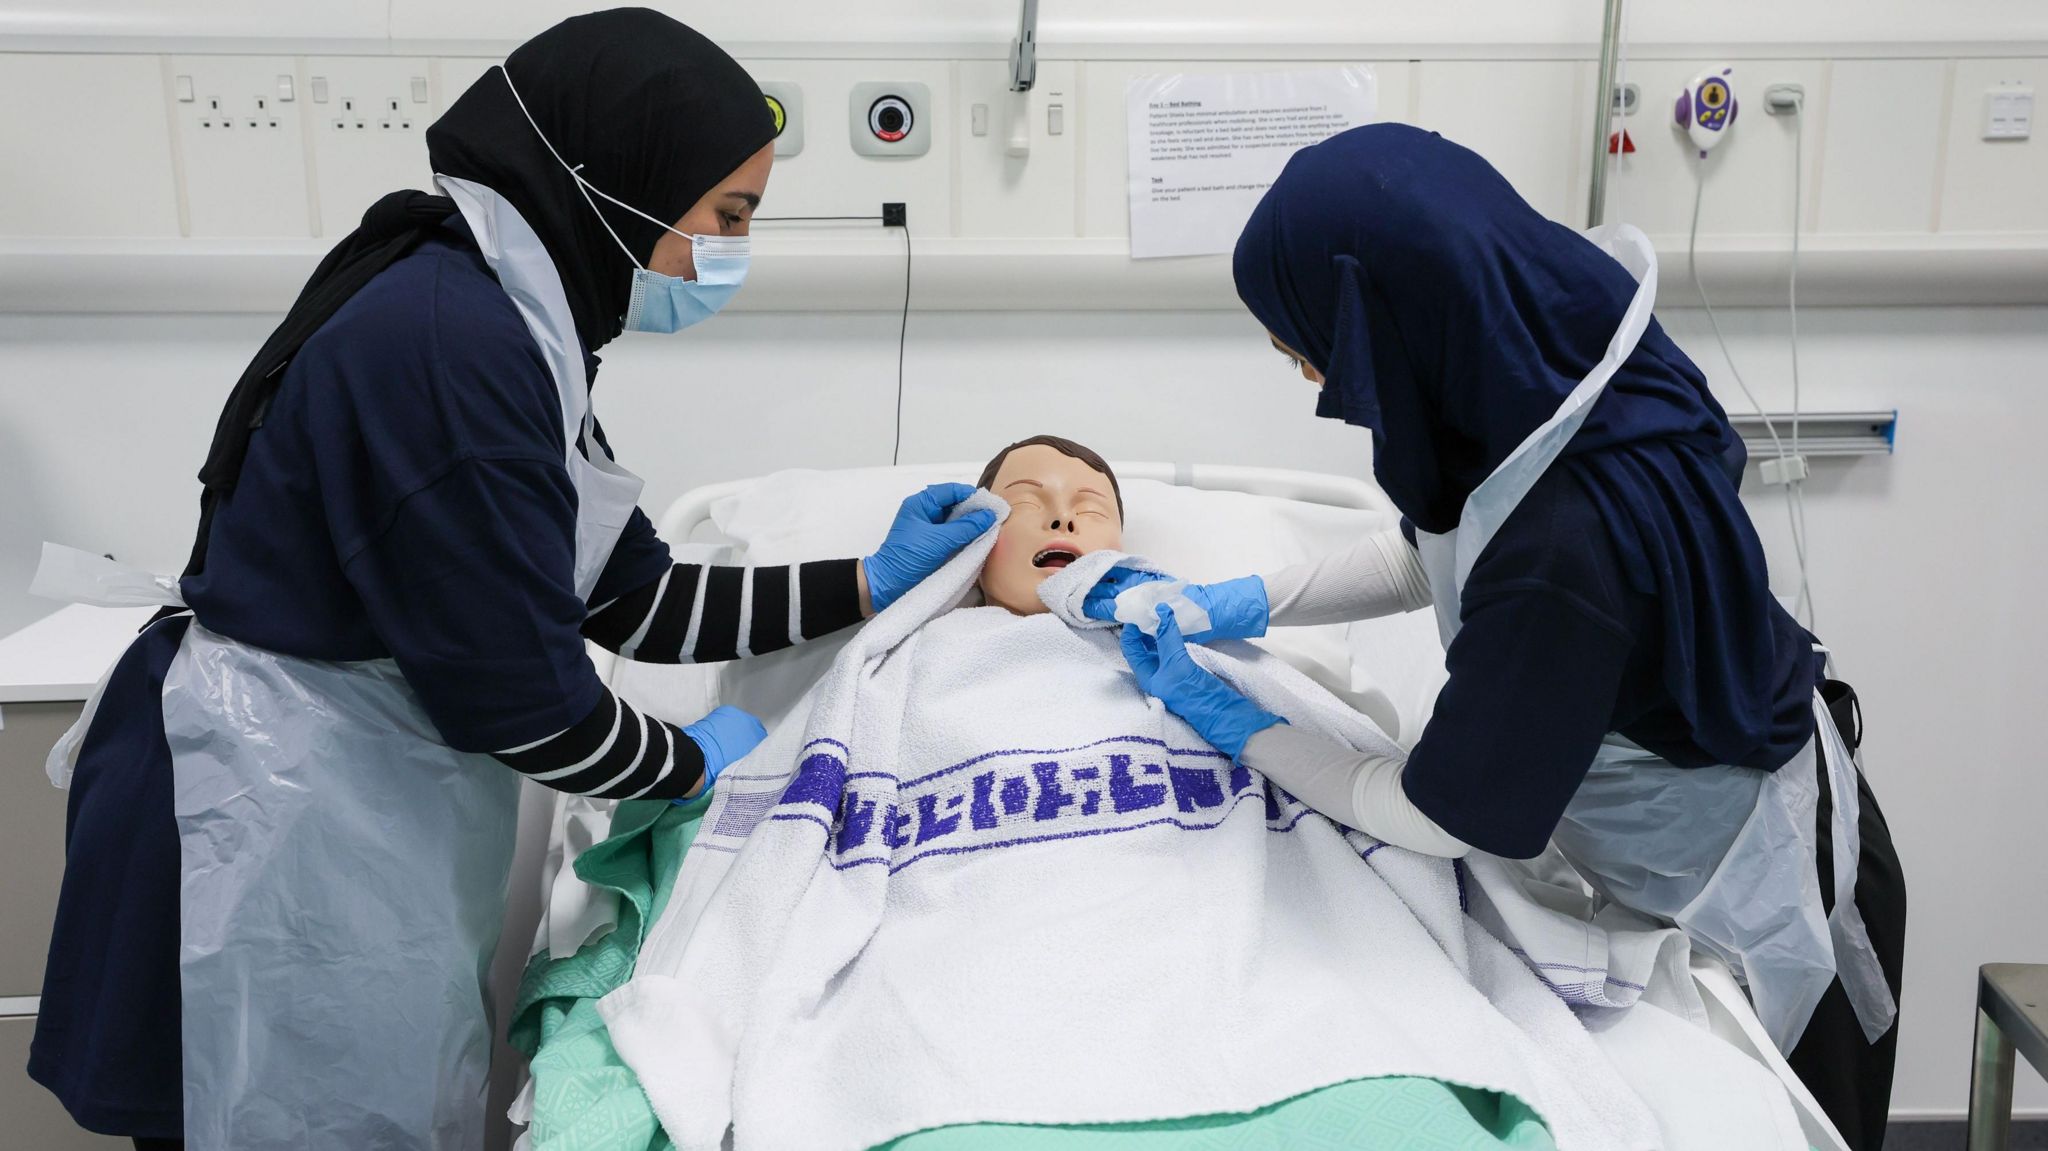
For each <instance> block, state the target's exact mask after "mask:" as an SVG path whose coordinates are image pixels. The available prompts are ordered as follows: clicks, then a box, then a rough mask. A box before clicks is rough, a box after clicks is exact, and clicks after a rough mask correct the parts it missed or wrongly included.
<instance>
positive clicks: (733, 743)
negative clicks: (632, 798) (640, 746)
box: [669, 707, 768, 803]
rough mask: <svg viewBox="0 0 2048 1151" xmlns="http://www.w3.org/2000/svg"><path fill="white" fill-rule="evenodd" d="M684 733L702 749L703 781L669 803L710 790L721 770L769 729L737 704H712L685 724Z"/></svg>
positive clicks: (747, 750) (743, 755)
mask: <svg viewBox="0 0 2048 1151" xmlns="http://www.w3.org/2000/svg"><path fill="white" fill-rule="evenodd" d="M683 734H684V735H687V736H689V737H690V738H691V739H693V740H695V741H696V743H697V746H698V747H700V748H702V749H703V751H704V783H703V785H702V786H700V787H698V788H697V789H696V790H695V792H694V793H693V794H691V795H690V796H689V797H688V798H686V799H674V800H670V801H669V802H671V803H688V802H690V800H692V799H695V798H697V796H699V795H702V794H704V793H705V792H707V791H710V790H711V785H712V784H714V783H716V782H718V774H719V773H720V772H722V771H724V770H725V769H726V768H728V767H731V766H732V765H733V764H735V763H738V762H739V761H740V760H742V759H745V758H746V757H747V753H748V752H750V751H752V750H754V749H755V748H757V747H759V746H761V741H762V740H764V739H767V738H768V729H767V728H765V727H762V726H761V721H760V720H758V719H755V718H754V717H753V716H751V715H748V714H747V713H746V712H744V711H741V710H740V709H739V708H736V707H714V708H712V709H711V714H710V715H707V716H705V717H704V718H703V719H700V720H698V721H697V722H695V723H693V724H691V725H690V726H688V727H686V728H684V729H683Z"/></svg>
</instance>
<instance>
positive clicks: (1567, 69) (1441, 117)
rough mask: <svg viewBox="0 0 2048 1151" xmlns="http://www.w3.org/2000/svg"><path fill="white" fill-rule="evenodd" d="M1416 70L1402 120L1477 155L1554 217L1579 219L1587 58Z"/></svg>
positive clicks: (1587, 143)
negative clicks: (1411, 99) (1411, 103)
mask: <svg viewBox="0 0 2048 1151" xmlns="http://www.w3.org/2000/svg"><path fill="white" fill-rule="evenodd" d="M1410 67H1412V68H1414V69H1415V70H1416V80H1417V83H1416V88H1417V93H1418V95H1417V97H1416V101H1415V107H1414V108H1412V109H1410V110H1409V114H1408V119H1409V121H1410V122H1412V123H1414V124H1416V125H1418V126H1420V127H1423V128H1428V129H1429V130H1431V131H1433V132H1438V133H1441V134H1442V135H1443V136H1444V137H1445V138H1447V139H1451V140H1455V141H1457V142H1458V143H1460V144H1463V145H1465V146H1466V147H1467V148H1470V149H1472V150H1473V151H1475V152H1478V153H1479V154H1480V155H1482V156H1485V157H1486V158H1487V160H1489V161H1490V162H1491V163H1492V164H1493V166H1494V167H1496V168H1498V169H1500V173H1501V175H1503V176H1506V177H1507V178H1508V182H1509V183H1511V184H1513V185H1514V186H1515V190H1516V191H1517V192H1520V193H1521V194H1522V198H1523V199H1525V200H1527V201H1529V203H1531V204H1533V205H1534V206H1535V207H1536V210H1537V211H1540V212H1542V213H1543V214H1544V215H1546V216H1549V217H1550V218H1551V219H1554V220H1569V221H1572V222H1573V223H1574V224H1578V223H1580V222H1582V220H1583V217H1584V216H1585V213H1586V208H1585V185H1586V173H1587V169H1588V168H1589V167H1590V166H1591V161H1592V134H1593V121H1592V107H1591V105H1592V101H1593V86H1594V85H1595V84H1597V83H1599V79H1598V75H1597V70H1596V69H1595V67H1594V66H1593V65H1591V64H1583V63H1579V62H1576V61H1511V60H1428V61H1422V62H1419V63H1416V64H1412V65H1410Z"/></svg>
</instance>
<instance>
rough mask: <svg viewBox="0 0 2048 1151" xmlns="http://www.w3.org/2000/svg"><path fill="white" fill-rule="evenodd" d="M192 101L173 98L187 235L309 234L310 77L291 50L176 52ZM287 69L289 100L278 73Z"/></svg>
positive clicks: (176, 72)
mask: <svg viewBox="0 0 2048 1151" xmlns="http://www.w3.org/2000/svg"><path fill="white" fill-rule="evenodd" d="M171 73H172V75H173V76H174V77H177V76H190V77H191V78H192V87H193V93H194V95H195V96H196V97H197V98H196V99H195V100H193V101H192V102H191V103H189V104H187V103H179V102H175V101H174V102H173V103H172V105H171V108H172V113H173V115H174V118H175V120H176V124H177V146H178V150H179V157H180V161H181V168H182V171H183V172H184V176H185V203H186V211H187V213H188V216H187V220H188V224H189V226H190V227H189V232H188V234H189V235H193V236H310V235H312V234H313V221H312V216H311V209H310V207H309V201H308V199H307V196H306V152H305V124H304V119H305V118H307V117H308V116H309V115H310V113H309V112H307V111H305V110H306V109H309V108H311V107H312V105H311V103H310V101H308V99H307V92H306V87H307V86H306V77H305V74H304V72H303V70H302V69H301V68H300V67H299V64H298V61H296V60H294V59H292V58H291V57H288V56H174V57H172V58H171ZM285 77H289V78H290V79H291V82H292V86H293V93H292V94H293V99H292V100H291V101H290V102H289V103H287V102H284V101H283V99H282V96H283V93H282V90H281V88H280V84H279V81H280V79H281V78H285Z"/></svg>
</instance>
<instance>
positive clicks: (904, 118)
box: [847, 80, 932, 156]
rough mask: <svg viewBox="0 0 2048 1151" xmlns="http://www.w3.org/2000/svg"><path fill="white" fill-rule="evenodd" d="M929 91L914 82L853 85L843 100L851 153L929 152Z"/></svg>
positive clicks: (868, 82)
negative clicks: (846, 97) (851, 144)
mask: <svg viewBox="0 0 2048 1151" xmlns="http://www.w3.org/2000/svg"><path fill="white" fill-rule="evenodd" d="M931 104H932V96H931V89H930V88H927V87H926V86H925V85H923V84H920V83H917V82H915V81H908V80H905V81H866V82H863V83H859V84H855V85H854V86H853V92H852V94H851V96H850V98H849V99H848V101H847V113H848V128H849V130H850V132H851V135H852V138H853V150H854V151H855V152H857V153H859V154H861V155H863V156H922V155H924V154H925V153H926V152H929V151H930V150H931V146H932V131H931Z"/></svg>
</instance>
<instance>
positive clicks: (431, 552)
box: [183, 218, 670, 751]
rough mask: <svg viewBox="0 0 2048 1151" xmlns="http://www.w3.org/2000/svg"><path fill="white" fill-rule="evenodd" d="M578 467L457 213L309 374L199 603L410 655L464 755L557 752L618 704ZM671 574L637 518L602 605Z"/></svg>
mask: <svg viewBox="0 0 2048 1151" xmlns="http://www.w3.org/2000/svg"><path fill="white" fill-rule="evenodd" d="M592 367H593V369H594V367H595V363H594V358H593V363H592ZM564 453H565V448H564V443H563V436H562V405H561V401H560V399H559V397H558V394H557V391H556V387H555V381H554V378H553V376H552V375H550V373H549V371H548V367H547V364H546V362H545V361H544V360H542V358H541V354H540V349H539V347H538V345H536V344H535V342H534V340H533V337H532V335H531V334H530V333H529V332H528V331H527V329H526V325H525V323H524V321H523V320H521V319H520V316H519V313H518V311H517V310H516V309H515V308H514V307H513V304H512V301H511V299H510V297H508V296H506V294H505V292H504V290H503V289H502V288H500V287H499V286H498V282H497V280H496V278H495V277H494V276H493V275H492V273H491V270H490V268H489V266H488V265H487V264H486V263H485V262H484V259H483V257H482V255H481V254H480V253H479V252H478V251H477V250H476V247H475V245H474V243H473V242H472V241H471V240H470V239H469V236H468V229H467V227H466V226H465V225H463V224H462V223H461V222H460V220H459V218H458V219H455V220H453V221H451V223H450V224H449V225H448V226H447V227H445V228H444V229H443V230H442V232H441V234H439V235H438V236H436V237H435V238H434V239H431V240H429V241H427V242H426V243H425V244H423V245H421V247H420V248H419V249H418V250H417V251H416V252H414V253H413V254H412V255H410V256H408V257H407V258H406V259H404V260H401V261H399V262H398V263H396V264H394V265H393V266H392V267H390V268H389V269H387V270H386V271H385V272H384V273H383V274H381V275H379V276H378V277H377V278H376V279H374V280H372V281H371V282H370V283H369V284H368V285H367V286H366V287H365V288H364V289H363V290H362V291H361V292H359V293H357V294H356V295H355V296H354V297H353V298H351V299H350V300H349V301H348V303H347V304H345V305H343V307H342V308H341V310H340V311H339V312H337V313H336V314H335V316H334V318H333V319H332V320H330V321H329V322H328V323H327V324H325V325H324V326H323V327H322V328H321V329H320V331H319V332H317V333H316V334H315V335H314V336H313V337H312V338H311V339H309V340H308V341H307V342H306V344H305V347H304V348H303V349H302V350H301V351H300V352H299V354H298V356H297V357H296V358H294V359H293V361H292V363H291V366H290V367H289V368H287V369H286V379H285V381H284V384H283V386H282V387H281V388H279V389H278V393H277V399H276V401H275V403H274V404H273V406H272V408H271V410H270V412H269V414H268V416H267V417H266V419H265V421H264V425H263V428H262V430H261V431H260V432H259V433H258V434H257V435H256V437H255V438H254V439H253V440H252V441H251V444H250V449H249V455H248V459H247V461H246V462H245V463H244V464H243V467H242V472H241V478H240V481H239V482H238V484H237V486H236V487H235V488H234V490H233V491H232V492H230V493H229V494H228V495H227V496H226V498H224V499H223V500H222V501H221V504H220V506H219V510H218V511H217V512H216V513H215V516H214V524H213V536H212V544H211V546H210V548H209V550H208V553H207V564H206V570H205V571H204V572H202V573H200V574H199V575H197V576H194V577H191V578H189V579H187V580H185V581H184V584H183V591H184V593H185V600H186V602H187V604H189V605H190V606H191V608H192V610H193V614H194V615H195V616H196V617H197V619H198V620H199V622H200V623H201V624H203V625H204V626H206V627H207V628H208V629H210V630H212V631H215V632H218V633H220V634H222V635H226V636H229V637H232V638H234V639H237V640H240V641H241V642H243V643H248V644H253V645H255V646H257V647H261V648H267V649H269V650H272V651H279V652H285V653H288V654H291V655H297V656H303V657H307V658H312V659H329V660H366V659H380V658H384V657H387V656H388V657H390V658H392V659H394V660H395V661H396V662H397V663H398V665H399V668H400V670H402V671H403V672H404V673H405V676H406V680H407V682H408V683H409V684H410V685H411V686H412V688H413V689H414V690H415V691H416V692H417V693H418V694H419V697H420V700H421V702H422V704H423V706H424V707H425V708H426V711H427V714H428V715H429V716H430V717H432V719H433V720H434V724H435V726H436V727H437V728H438V729H439V730H440V732H441V734H442V737H443V738H444V739H446V740H447V741H448V743H449V745H450V746H452V747H455V748H457V749H459V750H463V751H493V750H497V749H500V748H508V747H513V746H517V745H520V744H524V743H529V742H532V741H534V740H538V739H542V738H544V737H546V736H548V735H551V734H553V733H555V732H558V731H561V730H563V729H565V728H567V727H569V726H570V725H572V724H574V723H576V722H577V721H578V720H581V719H582V718H583V717H584V716H585V715H587V714H589V713H590V711H591V709H592V708H593V707H595V706H596V704H597V703H598V701H599V699H600V697H601V695H602V692H603V685H602V684H601V683H600V682H599V680H598V677H597V674H596V672H595V670H594V669H593V668H592V667H591V664H590V660H589V657H588V655H587V654H586V652H585V649H584V646H583V637H582V635H581V633H580V631H579V629H580V628H581V627H582V625H583V621H584V615H585V610H586V608H585V605H584V603H583V601H582V600H580V599H578V598H577V596H576V594H575V590H574V582H575V581H574V578H573V573H574V569H575V560H576V556H575V540H576V529H575V524H576V493H575V490H574V488H573V487H571V486H570V481H569V475H568V471H567V469H565V468H564V467H563V464H562V460H563V456H564ZM669 565H670V558H669V552H668V547H667V545H665V544H663V543H662V542H661V540H660V539H658V538H657V537H656V536H655V534H654V529H653V526H652V525H651V524H649V523H648V522H647V518H646V517H645V516H644V515H641V514H640V513H639V512H637V511H636V512H635V513H634V514H633V517H632V521H631V524H630V525H629V527H628V528H627V530H626V532H625V533H624V535H623V536H622V537H621V538H620V540H619V542H618V544H617V546H616V547H615V548H614V550H613V552H612V556H611V560H610V562H609V563H608V564H607V565H606V567H605V569H604V573H603V576H602V578H601V580H600V583H599V586H598V591H597V592H596V594H595V595H594V596H593V597H592V601H593V602H594V603H604V602H606V601H607V600H609V599H611V598H614V597H616V596H617V595H619V594H621V593H623V592H625V591H627V590H630V589H633V588H637V587H640V586H642V585H644V584H646V583H648V582H649V581H652V580H655V579H658V578H659V577H660V576H661V574H662V572H663V571H664V570H666V569H667V568H668V567H669Z"/></svg>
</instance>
